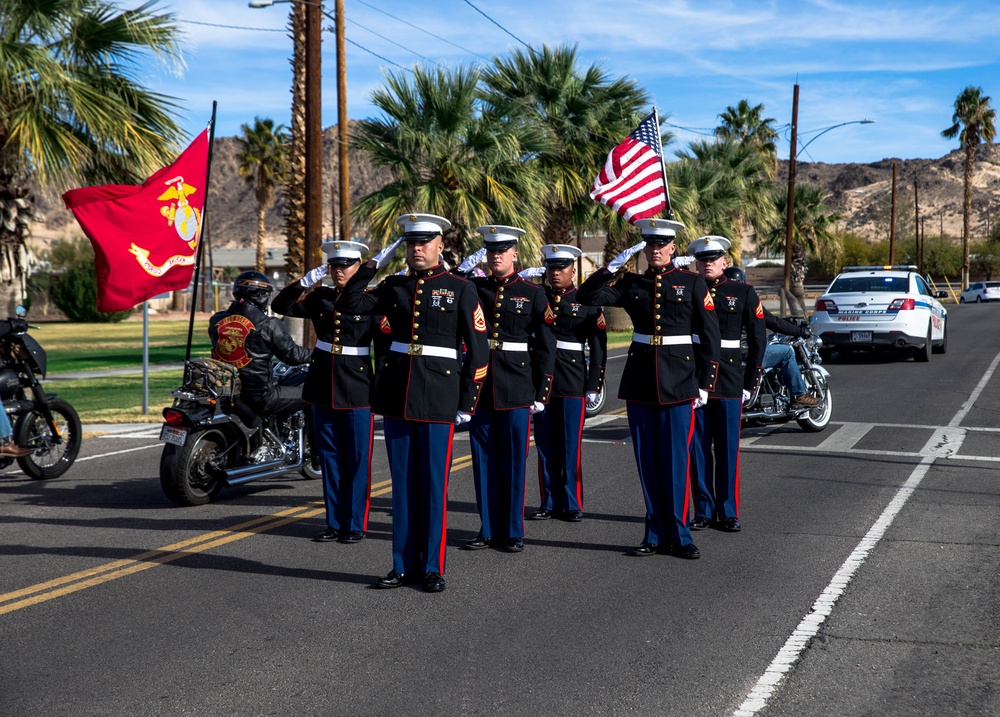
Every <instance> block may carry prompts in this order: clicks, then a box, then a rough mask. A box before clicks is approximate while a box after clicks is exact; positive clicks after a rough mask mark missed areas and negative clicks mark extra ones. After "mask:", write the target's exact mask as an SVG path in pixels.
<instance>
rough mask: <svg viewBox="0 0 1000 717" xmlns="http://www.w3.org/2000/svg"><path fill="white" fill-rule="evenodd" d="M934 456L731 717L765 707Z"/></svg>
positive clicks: (962, 412)
mask: <svg viewBox="0 0 1000 717" xmlns="http://www.w3.org/2000/svg"><path fill="white" fill-rule="evenodd" d="M998 364H1000V354H997V356H996V358H994V359H993V362H992V363H991V364H990V367H989V368H988V369H987V370H986V373H985V374H983V377H982V378H981V379H980V380H979V383H978V384H976V387H975V388H974V389H973V390H972V394H971V395H970V396H969V398H968V400H967V401H966V402H965V403H964V404H962V407H961V408H960V409H959V411H958V413H956V414H955V417H954V418H952V419H951V421H950V422H949V423H948V425H949V426H952V427H957V426H958V424H959V423H961V422H962V419H963V418H965V416H966V415H967V414H968V413H969V411H970V410H972V406H973V405H974V404H975V402H976V399H978V398H979V395H980V394H981V393H982V392H983V390H984V389H985V388H986V385H987V384H988V383H989V381H990V379H991V378H992V376H993V372H994V371H996V368H997V365H998ZM936 459H937V456H926V457H924V458H922V459H921V461H920V463H918V464H917V467H916V468H914V469H913V472H912V473H910V477H909V478H907V479H906V482H905V483H903V485H902V486H901V487H900V489H899V490H898V491H896V495H895V496H893V498H892V500H891V501H889V505H887V506H886V508H885V510H884V511H882V515H880V516H879V518H878V520H876V521H875V524H874V525H872V527H871V528H870V529H869V530H868V533H867V534H866V535H865V537H864V538H862V539H861V542H860V543H858V545H857V547H856V548H854V551H853V552H852V553H851V554H850V555H849V556H848V558H847V560H845V561H844V563H843V565H841V566H840V569H839V570H838V571H837V572H836V574H835V575H834V576H833V579H832V580H831V581H830V584H829V585H827V586H826V589H825V590H824V591H823V592H822V593H821V594H820V596H819V597H818V598H817V599H816V602H815V603H813V606H812V610H811V611H810V612H809V614H807V615H806V616H805V617H804V618H802V622H800V623H799V625H798V627H796V628H795V631H794V632H793V633H792V634H791V636H790V637H789V638H788V640H786V641H785V644H784V645H783V646H782V648H781V649H780V650H778V654H777V655H776V656H775V658H774V660H772V661H771V664H770V665H769V666H768V667H767V669H766V670H765V671H764V674H763V675H761V677H760V679H759V680H757V684H756V685H754V687H753V689H752V690H750V693H749V694H748V695H747V697H746V699H745V700H744V701H743V704H742V705H740V706H739V707H738V708H737V709H736V711H735V712H733V717H754V715H756V714H757V713H758V712H760V711H761V710H762V709H764V707H766V706H767V702H768V700H769V699H770V698H771V696H772V695H773V694H774V693H775V691H776V690H777V689H778V687H779V686H780V685H781V682H782V680H784V679H785V675H787V674H788V673H789V672H791V671H792V668H794V667H795V665H796V663H798V661H799V658H801V657H802V653H803V652H804V651H805V649H806V647H808V646H809V643H810V642H811V641H812V639H813V638H814V637H816V635H817V634H818V633H819V629H820V627H821V626H822V625H823V623H824V622H825V621H826V618H827V617H829V615H830V613H831V612H833V608H834V606H835V605H836V604H837V600H839V599H840V596H841V595H843V594H844V591H846V590H847V586H848V585H849V584H850V582H851V578H853V577H854V574H855V573H856V572H857V571H858V569H859V568H860V567H861V566H862V564H864V562H865V560H866V559H867V558H868V555H869V554H870V553H871V551H872V550H874V548H875V546H876V545H878V542H879V541H880V540H881V539H882V536H884V535H885V533H886V531H887V530H888V529H889V526H891V525H892V521H893V520H894V519H895V518H896V515H897V514H898V513H899V511H900V510H902V509H903V506H904V505H906V501H907V500H909V498H910V496H911V495H913V493H914V491H916V489H917V486H919V485H920V481H922V480H923V479H924V476H925V475H927V471H928V470H929V469H930V467H931V465H933V463H934V461H935V460H936Z"/></svg>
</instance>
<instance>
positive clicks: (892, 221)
mask: <svg viewBox="0 0 1000 717" xmlns="http://www.w3.org/2000/svg"><path fill="white" fill-rule="evenodd" d="M895 252H896V163H895V162H893V163H892V214H891V215H890V216H889V266H892V265H893V264H895V262H894V261H893V259H895V257H896V253H895Z"/></svg>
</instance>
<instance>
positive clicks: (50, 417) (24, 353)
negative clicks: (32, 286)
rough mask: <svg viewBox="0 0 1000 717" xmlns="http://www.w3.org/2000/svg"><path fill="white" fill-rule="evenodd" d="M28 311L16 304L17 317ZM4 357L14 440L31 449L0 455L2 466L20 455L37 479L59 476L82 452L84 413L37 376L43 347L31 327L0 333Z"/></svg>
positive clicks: (6, 406)
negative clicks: (49, 389) (44, 386)
mask: <svg viewBox="0 0 1000 717" xmlns="http://www.w3.org/2000/svg"><path fill="white" fill-rule="evenodd" d="M26 313H27V311H26V310H25V308H24V307H23V306H18V307H17V316H18V317H19V318H24V316H25V314H26ZM29 328H33V329H36V328H38V327H37V326H30V327H29ZM0 359H2V362H3V366H2V368H0V400H2V401H3V410H5V411H6V412H7V414H8V416H11V417H12V418H13V420H12V421H11V423H12V425H13V428H14V434H13V438H14V443H16V444H17V445H18V446H21V447H23V448H28V449H30V450H31V453H29V454H28V455H26V456H20V457H19V458H17V459H14V458H11V457H8V456H4V457H3V458H0V469H3V468H6V467H7V466H9V465H10V464H11V463H13V462H14V460H17V465H18V466H19V467H20V469H21V470H22V471H24V473H25V474H26V475H28V476H30V477H31V478H33V479H35V480H47V479H49V478H58V477H59V476H61V475H62V474H63V473H65V472H66V471H68V470H69V468H70V466H72V465H73V461H75V460H76V457H77V455H78V454H79V453H80V441H81V439H82V433H83V429H82V427H81V425H80V416H78V415H77V413H76V409H74V408H73V406H71V405H70V404H69V402H68V401H65V400H64V399H61V398H59V397H57V396H56V395H55V394H46V393H45V391H44V390H43V389H42V384H41V381H39V379H38V377H39V376H41V377H42V378H43V379H44V378H45V368H46V354H45V349H43V348H42V347H41V345H40V344H39V343H38V342H37V341H35V339H34V338H33V337H32V336H30V335H29V334H28V333H26V332H15V333H10V334H7V335H6V336H4V337H2V338H0Z"/></svg>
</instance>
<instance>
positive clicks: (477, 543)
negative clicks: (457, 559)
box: [465, 536, 490, 550]
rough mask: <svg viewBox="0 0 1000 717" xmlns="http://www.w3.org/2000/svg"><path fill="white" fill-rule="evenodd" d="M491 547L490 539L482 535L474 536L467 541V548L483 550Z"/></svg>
mask: <svg viewBox="0 0 1000 717" xmlns="http://www.w3.org/2000/svg"><path fill="white" fill-rule="evenodd" d="M488 547H490V539H489V538H484V537H482V536H479V537H476V538H473V539H472V540H469V541H467V542H466V543H465V549H466V550H482V549H483V548H488Z"/></svg>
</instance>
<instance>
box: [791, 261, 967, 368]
mask: <svg viewBox="0 0 1000 717" xmlns="http://www.w3.org/2000/svg"><path fill="white" fill-rule="evenodd" d="M945 295H946V294H945V292H943V291H937V292H935V291H933V290H932V289H931V287H930V285H929V284H928V283H927V281H926V280H925V279H924V278H923V277H922V276H920V275H919V274H918V273H917V267H915V266H846V267H844V269H843V271H842V272H841V273H840V274H838V275H837V278H836V279H834V280H833V283H832V284H830V286H829V287H828V288H827V290H826V293H824V294H823V295H822V296H820V297H819V298H818V299H817V300H816V311H815V312H814V313H813V318H812V324H811V326H810V328H811V329H812V333H813V335H814V336H818V337H820V338H821V339H822V340H823V348H822V349H821V350H820V353H821V355H823V357H824V358H828V357H829V355H830V353H831V352H832V351H840V352H841V353H850V352H851V351H853V350H856V349H867V350H895V351H899V352H904V353H907V354H912V355H913V357H914V359H915V360H917V361H930V359H931V352H932V351H933V352H934V353H942V354H943V353H945V351H947V350H948V327H947V324H946V320H947V315H948V312H947V310H946V309H945V308H944V306H942V305H941V302H940V301H938V299H940V298H943V297H944V296H945Z"/></svg>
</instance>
